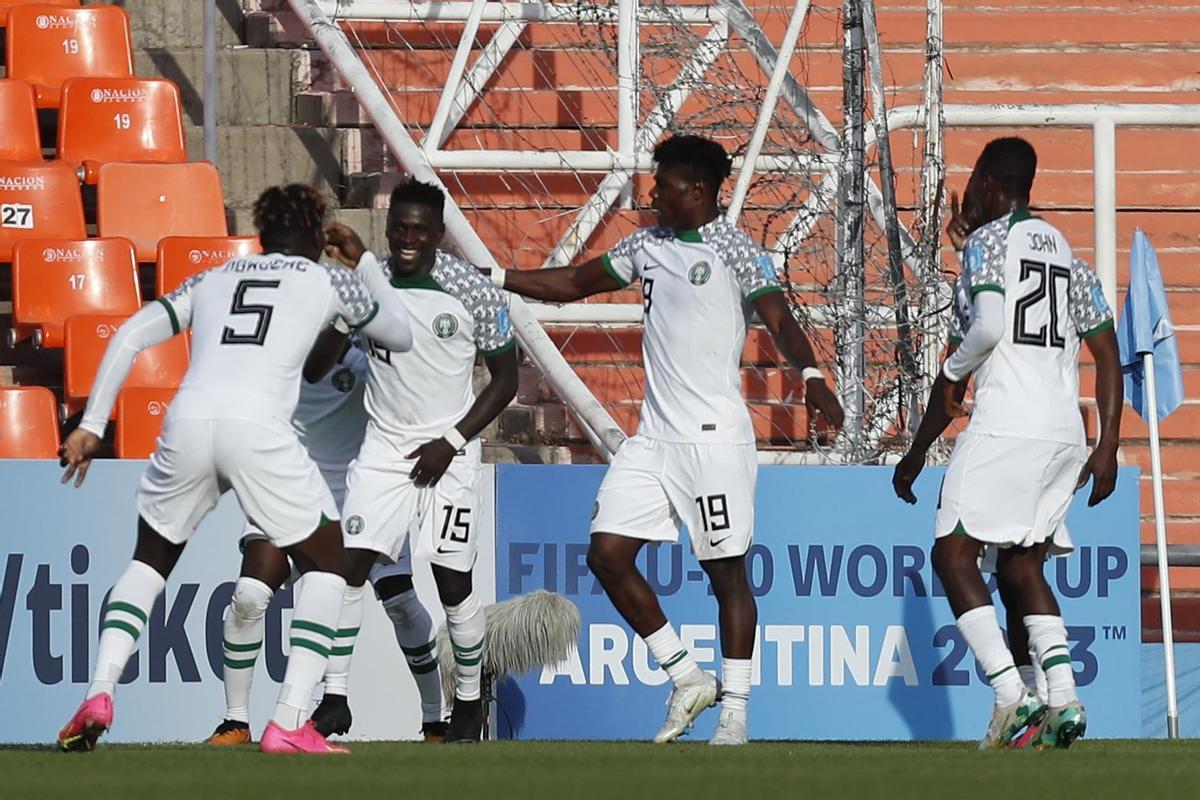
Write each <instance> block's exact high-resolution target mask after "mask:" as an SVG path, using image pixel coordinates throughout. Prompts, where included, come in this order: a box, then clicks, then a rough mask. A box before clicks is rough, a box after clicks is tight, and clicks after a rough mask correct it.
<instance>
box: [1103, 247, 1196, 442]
mask: <svg viewBox="0 0 1200 800" xmlns="http://www.w3.org/2000/svg"><path fill="white" fill-rule="evenodd" d="M1117 341H1118V343H1119V345H1120V348H1121V371H1122V372H1123V373H1124V374H1125V396H1126V397H1128V398H1129V402H1130V404H1131V405H1132V406H1133V410H1134V411H1136V412H1137V413H1138V414H1139V415H1140V416H1141V417H1142V419H1145V418H1146V413H1147V409H1146V384H1145V380H1146V374H1145V367H1144V365H1143V359H1142V356H1144V355H1146V354H1147V353H1149V354H1150V355H1152V356H1153V359H1152V361H1153V364H1154V367H1153V369H1154V383H1155V388H1156V389H1157V392H1156V393H1157V395H1158V398H1157V400H1158V403H1157V405H1158V418H1159V419H1163V418H1165V417H1166V416H1167V415H1168V414H1170V413H1171V412H1172V411H1174V410H1175V409H1176V408H1178V407H1179V405H1180V404H1181V403H1182V402H1183V373H1181V372H1180V369H1179V344H1178V342H1177V341H1176V340H1175V326H1174V325H1173V324H1172V323H1171V312H1170V310H1169V309H1168V308H1167V293H1166V290H1165V289H1164V288H1163V279H1162V272H1161V271H1159V268H1158V256H1157V255H1156V254H1155V252H1154V248H1153V247H1152V246H1151V245H1150V240H1149V239H1147V238H1146V234H1145V233H1143V232H1142V231H1141V230H1137V231H1134V234H1133V249H1132V251H1131V252H1130V254H1129V294H1128V295H1126V297H1125V308H1124V309H1123V311H1122V312H1121V321H1120V323H1119V324H1118V325H1117Z"/></svg>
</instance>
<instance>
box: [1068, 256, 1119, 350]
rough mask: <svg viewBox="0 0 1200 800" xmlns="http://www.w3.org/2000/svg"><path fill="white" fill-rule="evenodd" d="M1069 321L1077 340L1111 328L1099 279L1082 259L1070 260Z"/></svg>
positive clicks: (1108, 311) (1110, 310)
mask: <svg viewBox="0 0 1200 800" xmlns="http://www.w3.org/2000/svg"><path fill="white" fill-rule="evenodd" d="M1068 302H1069V303H1070V307H1071V319H1072V320H1073V321H1074V323H1075V331H1076V333H1078V334H1079V338H1081V339H1086V338H1087V337H1089V336H1092V335H1094V334H1097V333H1100V332H1101V331H1105V330H1108V329H1109V328H1111V327H1112V326H1113V313H1112V309H1111V308H1109V307H1108V301H1107V300H1105V299H1104V290H1103V289H1102V288H1101V287H1100V279H1099V278H1097V277H1096V273H1095V272H1094V271H1093V270H1092V268H1091V267H1090V266H1088V263H1087V262H1086V261H1084V260H1083V259H1082V258H1073V259H1072V260H1071V292H1070V297H1069V299H1068Z"/></svg>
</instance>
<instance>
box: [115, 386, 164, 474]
mask: <svg viewBox="0 0 1200 800" xmlns="http://www.w3.org/2000/svg"><path fill="white" fill-rule="evenodd" d="M175 391H176V390H175V389H160V388H154V387H150V386H131V387H129V388H128V389H122V390H121V393H120V394H119V395H117V436H116V445H117V458H149V457H150V454H151V453H153V452H154V445H155V442H156V441H157V440H158V434H159V433H160V432H161V431H162V424H163V417H165V416H166V415H167V406H169V405H170V404H171V400H172V398H174V397H175Z"/></svg>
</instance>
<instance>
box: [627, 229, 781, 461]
mask: <svg viewBox="0 0 1200 800" xmlns="http://www.w3.org/2000/svg"><path fill="white" fill-rule="evenodd" d="M603 258H604V263H605V266H606V267H607V268H608V271H609V272H610V273H611V274H612V276H613V277H614V278H615V279H616V280H618V281H619V282H620V283H621V285H623V286H624V285H627V284H629V283H632V282H633V279H634V278H639V277H640V278H641V279H642V298H643V301H642V308H643V311H644V315H643V323H642V324H643V334H642V361H643V363H644V365H645V369H646V399H645V401H644V402H643V403H642V414H641V421H640V423H639V425H638V433H639V434H640V435H642V436H646V437H648V438H651V439H658V440H660V441H666V442H684V443H689V442H704V443H713V444H716V443H725V444H747V443H753V442H754V426H753V425H752V424H751V422H750V414H749V412H748V411H747V409H746V401H745V398H743V397H742V377H741V372H740V367H741V359H742V347H743V346H744V345H745V343H746V325H747V318H748V317H749V311H748V309H747V305H748V304H749V303H751V302H752V301H753V300H754V299H755V298H757V297H760V296H762V295H763V294H766V293H767V292H778V291H782V287H781V286H780V285H779V280H778V278H777V277H776V274H775V264H774V262H773V261H772V260H771V256H770V255H768V254H767V253H766V252H764V251H763V250H762V248H760V247H759V246H758V245H756V244H755V243H754V240H752V239H751V238H750V237H749V236H747V235H746V234H745V233H744V232H743V231H741V230H739V229H738V228H736V227H735V226H733V225H731V224H730V223H729V222H727V221H726V220H725V218H724V217H718V218H717V219H715V220H713V221H712V222H708V223H706V224H704V225H701V226H700V228H698V229H697V230H694V231H679V232H675V231H672V230H670V229H668V228H660V227H654V228H642V229H641V230H639V231H637V232H636V233H633V234H632V235H630V236H627V237H625V238H624V239H622V240H621V241H620V242H618V243H617V245H616V246H615V247H614V248H613V249H612V250H610V251H609V252H608V253H607V254H606V255H605V256H603Z"/></svg>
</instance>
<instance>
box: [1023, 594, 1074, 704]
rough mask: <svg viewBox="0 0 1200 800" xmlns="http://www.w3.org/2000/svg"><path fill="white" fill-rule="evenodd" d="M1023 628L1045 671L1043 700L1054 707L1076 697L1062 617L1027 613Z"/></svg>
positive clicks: (1069, 652)
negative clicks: (1044, 695) (1044, 696)
mask: <svg viewBox="0 0 1200 800" xmlns="http://www.w3.org/2000/svg"><path fill="white" fill-rule="evenodd" d="M1025 628H1026V629H1027V630H1028V631H1029V644H1030V645H1032V646H1033V650H1034V652H1035V653H1037V661H1038V663H1039V664H1041V666H1042V671H1043V672H1045V673H1046V702H1047V703H1049V704H1050V705H1051V706H1055V707H1057V706H1063V705H1066V704H1067V703H1070V702H1072V701H1074V700H1078V699H1079V695H1077V694H1076V693H1075V673H1074V672H1073V671H1072V669H1071V647H1070V645H1068V644H1067V627H1066V625H1064V624H1063V620H1062V617H1059V616H1055V615H1053V614H1031V615H1029V616H1028V617H1025Z"/></svg>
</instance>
